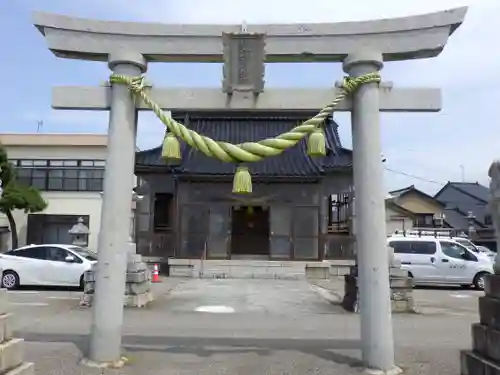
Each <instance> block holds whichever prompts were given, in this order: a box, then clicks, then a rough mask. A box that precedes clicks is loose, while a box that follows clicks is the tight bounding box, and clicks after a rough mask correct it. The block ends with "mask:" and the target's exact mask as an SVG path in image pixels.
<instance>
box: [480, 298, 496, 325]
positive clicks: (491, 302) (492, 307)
mask: <svg viewBox="0 0 500 375" xmlns="http://www.w3.org/2000/svg"><path fill="white" fill-rule="evenodd" d="M479 321H480V323H481V324H483V325H486V326H488V327H491V328H495V329H497V330H500V299H496V298H491V297H479Z"/></svg>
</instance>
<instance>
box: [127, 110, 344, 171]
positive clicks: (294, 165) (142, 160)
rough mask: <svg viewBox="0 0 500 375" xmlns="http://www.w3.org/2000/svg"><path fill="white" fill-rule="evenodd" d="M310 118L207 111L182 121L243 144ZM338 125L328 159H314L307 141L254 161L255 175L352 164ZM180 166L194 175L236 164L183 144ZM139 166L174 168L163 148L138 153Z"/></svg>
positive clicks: (330, 130)
mask: <svg viewBox="0 0 500 375" xmlns="http://www.w3.org/2000/svg"><path fill="white" fill-rule="evenodd" d="M305 119H306V118H303V119H301V118H298V117H297V116H265V115H255V116H252V117H248V116H241V115H221V114H203V115H190V116H189V119H188V121H185V119H184V118H183V119H182V120H183V121H184V123H185V124H186V126H188V127H189V128H190V129H192V130H195V131H196V132H198V133H200V134H203V135H205V136H208V137H210V138H213V139H216V140H220V141H226V142H232V143H242V142H248V141H257V140H261V139H264V138H270V137H274V136H276V135H278V134H280V133H283V132H286V131H288V130H290V129H291V128H292V127H294V126H295V125H296V124H298V123H300V122H302V121H303V120H305ZM336 128H337V125H336V123H335V122H334V121H333V120H331V119H330V120H329V121H328V126H327V127H326V138H327V144H328V148H329V152H328V155H327V156H326V157H325V158H310V157H309V156H307V152H306V147H307V145H306V140H302V141H301V142H300V143H299V145H297V146H296V147H292V148H291V149H288V150H286V151H285V152H284V153H283V154H281V155H279V156H275V157H270V158H267V159H265V160H263V161H261V162H257V163H251V164H250V170H251V173H252V175H257V176H258V175H261V176H319V175H321V174H322V173H324V172H325V171H326V172H327V171H328V170H331V169H338V168H351V167H352V153H351V151H350V150H347V149H344V148H343V147H342V146H341V144H340V139H339V138H338V133H337V130H336ZM180 163H181V164H180V165H178V166H176V169H177V172H178V173H183V174H194V175H229V174H233V173H234V170H235V165H234V164H231V163H223V162H220V161H218V160H216V159H213V158H209V157H207V156H205V155H203V154H202V153H201V152H199V151H197V150H195V149H192V148H191V147H188V146H187V145H185V144H183V147H182V160H181V161H180ZM136 166H156V167H160V166H163V167H165V168H170V169H172V168H173V167H172V166H170V167H169V166H168V165H167V163H165V162H164V161H163V160H162V159H161V147H156V148H154V149H151V150H146V151H141V152H138V153H136Z"/></svg>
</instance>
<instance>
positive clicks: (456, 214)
mask: <svg viewBox="0 0 500 375" xmlns="http://www.w3.org/2000/svg"><path fill="white" fill-rule="evenodd" d="M443 213H444V215H445V217H444V221H445V222H446V223H447V224H448V225H449V226H451V227H452V228H455V229H463V230H467V229H468V228H469V226H470V224H469V221H468V220H467V215H466V214H464V213H463V212H460V211H459V210H458V209H456V208H446V209H444V210H443ZM474 227H475V228H476V229H478V228H481V225H480V224H479V223H477V222H474Z"/></svg>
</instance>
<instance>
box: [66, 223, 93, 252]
mask: <svg viewBox="0 0 500 375" xmlns="http://www.w3.org/2000/svg"><path fill="white" fill-rule="evenodd" d="M68 233H69V234H70V235H71V239H72V241H71V243H72V244H73V245H75V246H81V247H87V246H88V245H89V234H90V231H89V228H88V227H87V226H86V225H85V224H84V223H83V218H82V217H79V218H78V222H77V223H76V224H75V225H73V227H72V228H71V229H70V230H69V231H68Z"/></svg>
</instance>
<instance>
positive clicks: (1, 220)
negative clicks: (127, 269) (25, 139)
mask: <svg viewBox="0 0 500 375" xmlns="http://www.w3.org/2000/svg"><path fill="white" fill-rule="evenodd" d="M6 149H7V152H8V155H9V159H97V160H105V159H106V154H107V149H106V147H105V146H102V145H101V146H81V145H78V146H60V145H57V146H41V147H40V146H39V147H37V146H36V145H33V146H26V145H23V146H8V147H6ZM132 178H133V180H134V186H135V183H136V180H137V178H136V177H135V176H132ZM130 194H131V196H132V192H130ZM42 196H43V198H44V199H45V201H46V202H47V204H48V205H47V208H46V209H45V210H44V211H43V212H40V213H39V214H49V215H58V214H59V215H89V217H90V220H89V230H90V236H89V248H90V249H92V250H95V251H97V237H98V234H99V228H100V223H101V206H102V195H101V194H100V192H80V191H79V192H65V191H64V192H63V191H50V192H47V191H44V192H42ZM134 206H135V205H133V207H134ZM14 218H15V219H16V224H17V233H18V237H19V245H20V246H23V245H25V244H26V235H27V218H28V215H26V214H25V213H24V212H23V211H15V212H14ZM75 224H76V222H75ZM3 225H5V226H8V221H7V218H6V217H5V216H4V215H2V214H0V226H3ZM10 242H11V240H10V236H9V239H8V244H7V248H8V249H10V248H11V243H10Z"/></svg>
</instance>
